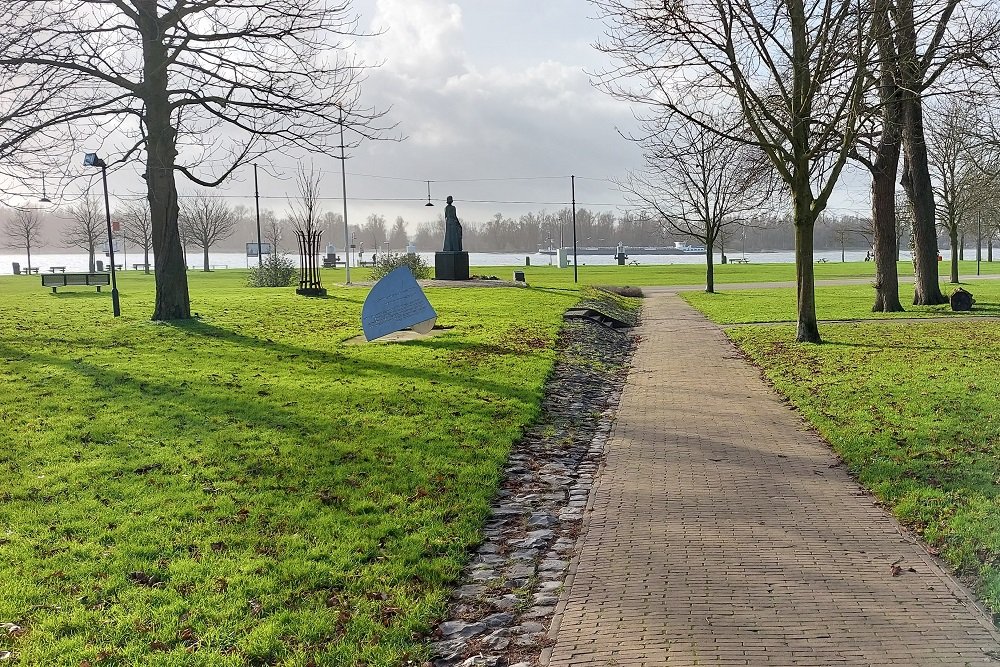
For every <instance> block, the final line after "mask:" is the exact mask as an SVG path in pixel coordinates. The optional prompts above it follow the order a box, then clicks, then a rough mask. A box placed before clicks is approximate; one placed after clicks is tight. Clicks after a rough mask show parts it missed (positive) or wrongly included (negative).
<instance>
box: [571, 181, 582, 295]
mask: <svg viewBox="0 0 1000 667" xmlns="http://www.w3.org/2000/svg"><path fill="white" fill-rule="evenodd" d="M569 184H570V191H571V192H570V201H572V202H573V282H574V283H575V282H577V278H578V275H577V268H576V267H578V266H579V265H580V263H579V262H578V261H576V176H572V175H571V176H570V177H569Z"/></svg>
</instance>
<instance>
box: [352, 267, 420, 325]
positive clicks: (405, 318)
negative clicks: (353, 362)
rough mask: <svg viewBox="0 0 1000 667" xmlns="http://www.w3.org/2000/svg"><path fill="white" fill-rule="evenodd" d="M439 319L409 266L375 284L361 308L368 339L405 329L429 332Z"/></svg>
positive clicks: (391, 273)
mask: <svg viewBox="0 0 1000 667" xmlns="http://www.w3.org/2000/svg"><path fill="white" fill-rule="evenodd" d="M436 321H437V313H436V312H435V311H434V308H433V307H432V306H431V302H430V301H428V300H427V296H426V295H425V294H424V291H423V290H422V289H420V285H418V284H417V280H416V278H414V277H413V274H412V273H411V272H410V269H409V268H408V267H406V266H401V267H399V268H398V269H395V270H393V271H391V272H390V273H389V274H388V275H386V276H385V277H384V278H382V280H380V281H378V282H377V283H375V286H374V287H372V290H371V292H369V293H368V298H366V299H365V305H364V306H362V308H361V328H362V329H363V330H364V332H365V339H366V340H369V341H372V340H375V339H376V338H381V337H382V336H387V335H388V334H391V333H393V332H394V331H401V330H403V329H413V330H414V331H416V332H417V333H421V334H428V333H430V332H431V329H433V328H434V322H436Z"/></svg>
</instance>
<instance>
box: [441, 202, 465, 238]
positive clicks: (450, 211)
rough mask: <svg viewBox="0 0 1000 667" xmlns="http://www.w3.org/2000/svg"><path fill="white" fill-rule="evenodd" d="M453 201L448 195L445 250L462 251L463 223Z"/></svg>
mask: <svg viewBox="0 0 1000 667" xmlns="http://www.w3.org/2000/svg"><path fill="white" fill-rule="evenodd" d="M453 201H454V200H453V199H452V198H451V195H448V205H447V206H445V207H444V252H462V223H460V222H459V221H458V213H456V212H455V205H454V204H452V202H453Z"/></svg>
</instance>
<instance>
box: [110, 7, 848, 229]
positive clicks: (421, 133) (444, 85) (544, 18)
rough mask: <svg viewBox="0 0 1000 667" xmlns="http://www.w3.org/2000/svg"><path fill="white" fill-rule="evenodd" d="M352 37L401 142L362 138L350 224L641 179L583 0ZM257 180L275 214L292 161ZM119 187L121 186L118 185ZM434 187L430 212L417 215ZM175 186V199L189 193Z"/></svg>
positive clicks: (523, 202) (449, 13) (606, 205)
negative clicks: (604, 86)
mask: <svg viewBox="0 0 1000 667" xmlns="http://www.w3.org/2000/svg"><path fill="white" fill-rule="evenodd" d="M354 7H355V9H356V10H357V11H358V12H359V14H360V16H361V25H360V27H361V29H362V30H367V31H370V32H372V33H378V34H377V36H373V37H371V38H366V39H361V40H359V41H358V43H357V48H358V49H359V51H360V52H361V54H362V56H363V58H364V59H365V60H366V61H367V62H369V63H382V64H381V66H380V67H379V68H377V69H375V70H373V71H372V72H371V74H370V76H369V78H368V80H367V82H366V83H365V85H364V89H363V91H364V92H363V95H364V101H365V102H366V103H367V104H370V105H373V106H375V107H377V108H388V109H390V112H389V118H390V120H391V121H393V122H396V123H398V132H399V134H400V135H402V136H404V137H405V139H404V140H403V141H399V142H394V141H368V142H365V143H363V144H362V145H361V146H360V147H358V148H357V149H356V150H355V151H354V152H353V154H352V155H351V156H350V158H349V160H348V161H347V171H348V177H347V180H348V183H347V194H348V217H349V219H350V221H351V222H354V223H358V222H362V221H363V220H364V218H365V217H367V216H368V215H369V214H371V213H379V214H382V215H384V216H385V217H386V218H387V219H388V220H390V221H392V220H393V219H394V218H395V217H396V216H402V217H403V218H404V219H405V220H406V221H407V222H408V223H410V226H411V230H413V229H414V228H415V225H416V224H417V223H420V222H424V221H428V220H433V219H435V218H437V216H438V215H440V214H441V212H442V211H443V206H442V203H443V200H444V198H445V197H446V196H447V195H452V196H454V197H455V199H456V203H457V205H458V212H459V216H460V217H461V218H462V219H463V220H465V221H481V220H485V219H487V218H490V217H492V216H493V215H494V214H495V213H502V214H503V215H505V216H511V217H516V216H518V215H521V214H523V213H526V212H528V211H540V210H542V209H546V210H549V211H555V210H558V209H560V208H563V207H564V206H566V205H568V203H569V201H570V180H569V176H570V175H571V174H575V175H576V176H577V182H576V184H577V188H576V200H577V202H578V205H580V206H583V207H587V208H590V209H592V210H598V211H606V210H611V211H614V212H616V213H618V212H621V211H622V210H623V207H624V205H625V203H626V202H625V200H624V198H623V196H622V194H621V193H620V192H618V189H617V187H616V186H615V185H614V183H613V182H612V181H613V180H614V179H621V178H623V177H624V176H625V175H626V173H627V172H628V171H629V170H631V169H638V168H641V166H642V163H641V156H640V154H639V151H638V150H637V148H636V146H635V145H634V144H632V143H631V142H629V141H627V140H626V139H624V138H622V136H621V133H625V134H628V133H629V132H630V131H632V130H633V129H634V127H635V123H634V121H633V117H632V110H631V109H630V108H629V107H628V105H626V104H625V103H623V102H620V101H618V100H615V99H613V98H611V97H609V96H608V95H606V94H604V93H602V92H601V91H599V90H597V89H595V88H594V87H593V85H592V83H591V77H590V74H589V73H590V72H595V71H598V70H600V69H602V68H603V67H606V66H608V65H610V63H609V62H608V61H607V59H606V57H605V56H604V55H603V54H601V53H599V52H598V51H597V50H596V49H595V48H594V47H593V44H594V42H596V41H598V40H599V39H600V38H601V35H602V31H603V26H602V24H601V23H600V21H598V20H596V19H595V18H594V12H595V10H594V7H593V6H592V5H591V4H590V3H589V2H587V0H532V1H529V0H504V1H503V2H499V1H497V0H451V1H449V0H354ZM274 163H275V167H276V169H275V171H274V172H272V173H270V174H266V173H263V172H262V173H261V179H260V189H261V195H262V198H263V201H262V206H263V207H269V208H273V209H275V210H276V211H279V212H283V210H284V209H285V208H286V207H287V205H288V196H289V195H291V194H292V191H293V190H294V178H293V177H294V173H295V167H296V164H295V162H294V161H292V160H290V159H288V158H281V157H277V158H275V160H274ZM314 166H315V167H316V168H317V169H319V170H320V171H321V172H322V173H323V181H322V194H323V195H324V196H325V197H327V198H328V199H327V201H326V208H327V210H330V211H334V212H338V213H339V212H340V211H341V210H342V206H341V202H340V197H341V192H342V190H341V179H340V163H339V161H337V160H334V159H331V158H318V159H316V160H315V163H314ZM136 174H137V172H136V173H129V172H128V170H125V171H123V173H122V174H121V175H115V177H116V178H115V181H113V182H112V191H113V192H118V193H123V194H124V193H125V192H131V193H133V196H135V195H138V196H141V194H140V193H141V188H142V184H141V181H139V180H138V179H137V178H136ZM126 181H127V182H126ZM427 181H430V182H431V183H430V190H431V197H432V200H433V201H434V202H435V203H436V206H435V207H434V208H428V207H425V206H424V205H423V204H424V203H426V200H427ZM189 190H190V188H185V187H184V186H183V185H182V194H184V193H185V192H186V191H189ZM220 190H221V192H222V193H225V194H226V195H228V196H230V197H232V199H231V201H232V203H234V204H237V203H243V204H247V205H252V195H253V178H252V172H251V171H250V169H249V168H248V169H245V170H241V173H240V174H237V177H236V179H235V181H234V182H230V183H227V184H226V185H225V186H224V187H223V188H221V189H220ZM866 190H867V187H866V185H865V181H864V179H863V178H860V179H859V178H856V177H855V178H853V179H852V178H848V180H847V185H846V186H845V187H843V188H841V192H840V193H839V194H838V196H837V197H836V198H835V200H834V201H833V202H832V206H831V208H832V210H833V212H835V213H844V212H859V213H863V212H864V211H865V209H866V207H867V203H866V200H867V195H866Z"/></svg>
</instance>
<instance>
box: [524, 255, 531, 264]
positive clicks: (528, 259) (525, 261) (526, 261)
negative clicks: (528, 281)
mask: <svg viewBox="0 0 1000 667" xmlns="http://www.w3.org/2000/svg"><path fill="white" fill-rule="evenodd" d="M524 265H525V266H531V258H530V257H528V256H527V255H525V257H524Z"/></svg>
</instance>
